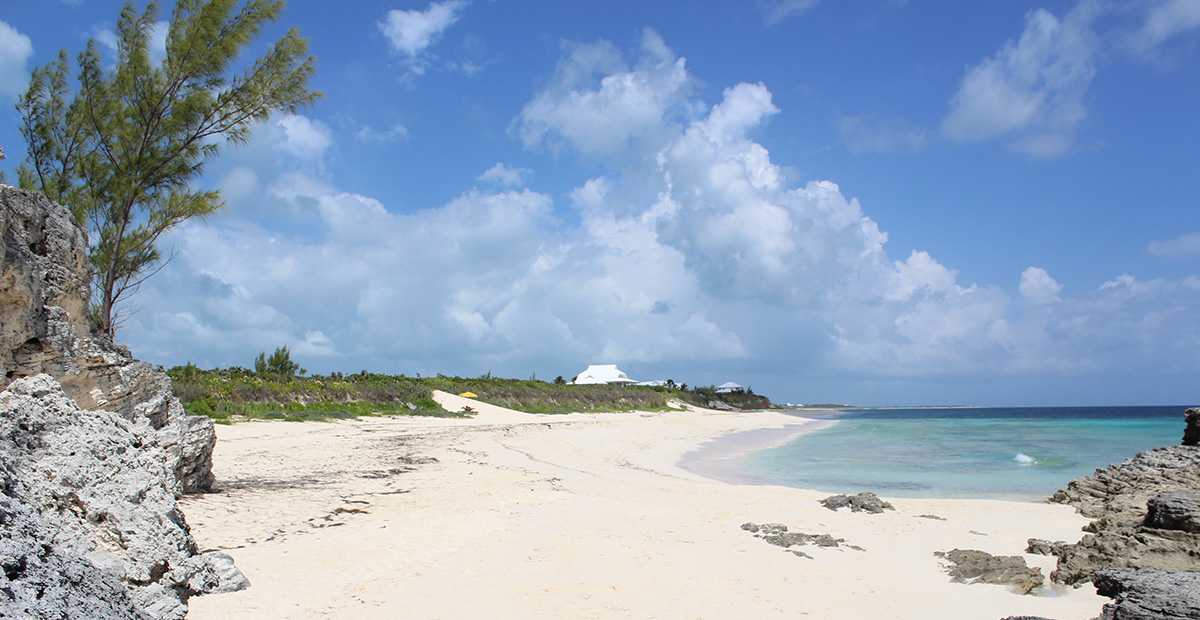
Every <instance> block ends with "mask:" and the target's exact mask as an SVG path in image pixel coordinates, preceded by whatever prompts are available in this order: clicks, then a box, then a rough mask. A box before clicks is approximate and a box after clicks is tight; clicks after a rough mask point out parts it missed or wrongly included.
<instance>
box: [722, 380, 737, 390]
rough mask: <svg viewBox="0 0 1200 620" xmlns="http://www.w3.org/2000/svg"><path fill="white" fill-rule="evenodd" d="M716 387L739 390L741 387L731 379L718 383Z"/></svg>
mask: <svg viewBox="0 0 1200 620" xmlns="http://www.w3.org/2000/svg"><path fill="white" fill-rule="evenodd" d="M717 389H718V390H740V389H742V386H740V385H738V384H736V383H734V382H732V381H729V382H727V383H722V384H721V385H718V386H717Z"/></svg>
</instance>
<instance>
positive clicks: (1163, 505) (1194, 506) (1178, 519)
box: [1142, 491, 1200, 533]
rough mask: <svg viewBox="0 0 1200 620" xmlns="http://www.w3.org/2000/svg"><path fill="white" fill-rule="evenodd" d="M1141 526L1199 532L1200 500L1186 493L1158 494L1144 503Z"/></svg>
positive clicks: (1170, 492) (1169, 492)
mask: <svg viewBox="0 0 1200 620" xmlns="http://www.w3.org/2000/svg"><path fill="white" fill-rule="evenodd" d="M1142 525H1143V526H1145V527H1147V528H1154V529H1160V530H1179V531H1183V532H1192V533H1196V532H1200V499H1198V498H1197V497H1196V496H1195V495H1192V494H1191V493H1190V492H1188V491H1168V492H1166V493H1159V494H1158V495H1155V496H1154V497H1152V498H1150V501H1148V502H1146V519H1145V520H1144V521H1143V522H1142Z"/></svg>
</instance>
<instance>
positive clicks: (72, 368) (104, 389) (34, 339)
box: [0, 185, 216, 493]
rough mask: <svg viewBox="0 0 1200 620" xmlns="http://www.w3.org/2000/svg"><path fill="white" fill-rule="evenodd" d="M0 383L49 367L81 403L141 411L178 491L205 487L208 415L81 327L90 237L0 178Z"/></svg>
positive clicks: (129, 414) (62, 213) (126, 413)
mask: <svg viewBox="0 0 1200 620" xmlns="http://www.w3.org/2000/svg"><path fill="white" fill-rule="evenodd" d="M0 240H2V241H3V245H4V252H3V254H2V255H0V387H3V386H6V385H8V384H9V382H11V381H13V380H14V379H18V378H20V377H30V376H33V375H37V374H39V373H46V374H48V375H50V376H52V377H54V379H55V380H57V381H58V382H59V383H60V384H61V385H62V388H63V391H64V392H65V393H66V394H67V395H68V396H69V397H71V398H73V399H75V401H76V402H77V403H79V406H80V407H82V408H83V409H87V410H97V409H104V410H106V411H112V412H115V413H119V414H121V415H122V416H123V417H125V419H127V420H130V421H134V420H137V419H139V418H143V417H144V418H146V419H147V420H148V421H149V423H150V425H151V426H152V427H153V428H154V429H155V430H156V431H159V434H160V435H161V436H160V437H159V438H158V439H157V440H156V441H157V442H158V443H160V444H161V445H162V447H163V449H164V452H163V454H164V456H165V458H167V459H168V461H169V462H170V466H171V468H172V469H173V470H175V472H176V478H177V480H178V484H177V485H176V487H175V491H176V493H190V492H198V491H206V490H208V489H209V488H210V487H211V485H212V482H213V479H212V473H211V472H212V449H213V445H214V444H215V441H216V434H215V433H214V432H213V428H212V422H211V421H210V420H208V419H207V418H195V419H189V418H188V416H187V414H186V412H185V411H184V409H183V406H182V405H181V404H180V403H179V399H177V398H175V397H174V395H173V393H172V392H171V380H170V379H169V378H167V376H166V375H164V374H163V373H160V372H156V371H154V369H153V368H151V367H150V366H149V365H148V364H145V363H143V362H137V361H134V359H133V357H132V356H131V355H130V354H129V350H128V349H126V348H125V347H122V346H118V345H114V344H113V343H111V342H109V341H107V340H104V339H100V338H93V337H92V336H91V335H90V333H89V331H88V328H87V320H86V317H87V304H88V281H89V280H88V271H87V263H86V258H87V239H86V237H85V235H84V233H83V230H82V229H81V228H80V227H79V226H77V225H76V224H75V222H74V220H73V219H72V218H71V214H70V212H69V211H68V210H67V209H66V208H65V207H62V206H61V205H58V204H55V203H54V202H51V201H50V200H49V199H48V198H46V197H45V196H43V195H42V194H39V193H37V192H32V191H27V190H21V189H17V188H14V187H10V186H7V185H0Z"/></svg>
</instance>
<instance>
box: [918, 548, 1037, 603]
mask: <svg viewBox="0 0 1200 620" xmlns="http://www.w3.org/2000/svg"><path fill="white" fill-rule="evenodd" d="M934 555H936V556H938V557H940V558H945V559H946V560H947V561H948V562H950V563H951V565H952V566H951V567H950V569H949V572H950V576H951V577H952V578H953V579H954V581H957V582H960V583H992V584H998V585H1006V586H1010V587H1012V589H1013V591H1015V592H1017V593H1019V594H1028V593H1029V591H1030V590H1032V589H1034V588H1036V587H1038V586H1040V585H1042V584H1043V583H1045V581H1046V578H1045V577H1044V576H1043V575H1042V571H1041V570H1039V569H1037V568H1030V567H1029V565H1027V564H1026V563H1025V558H1022V557H1020V556H1015V555H1002V556H996V555H992V554H990V553H986V552H984V551H978V550H976V549H953V550H951V551H947V552H945V553H942V552H938V553H935V554H934Z"/></svg>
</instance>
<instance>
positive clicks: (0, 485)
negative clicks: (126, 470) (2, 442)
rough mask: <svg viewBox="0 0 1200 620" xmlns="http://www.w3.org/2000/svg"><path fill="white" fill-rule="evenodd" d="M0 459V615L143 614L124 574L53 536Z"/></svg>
mask: <svg viewBox="0 0 1200 620" xmlns="http://www.w3.org/2000/svg"><path fill="white" fill-rule="evenodd" d="M20 495H21V492H20V489H19V488H18V484H17V482H16V480H15V476H14V474H13V472H12V470H11V469H10V467H9V464H8V463H7V462H5V461H0V568H2V569H3V570H2V571H0V592H2V593H3V594H4V595H5V596H0V618H89V619H95V620H125V619H129V618H136V619H138V620H141V619H143V618H145V616H144V615H143V614H141V613H140V612H139V611H138V610H137V608H136V606H135V605H134V603H133V599H132V598H131V597H130V595H129V591H128V590H126V589H125V585H124V584H123V583H121V577H120V575H119V574H117V572H116V571H114V570H112V569H104V568H100V567H97V566H96V565H94V564H93V563H91V562H89V561H88V560H87V559H85V558H84V557H83V556H81V555H79V554H78V553H75V552H72V551H70V550H68V549H66V548H64V547H61V546H57V545H52V544H47V541H49V540H51V535H50V533H48V532H47V531H46V530H45V528H44V526H43V523H42V520H41V518H40V517H39V516H38V515H37V514H36V512H35V510H34V509H33V508H32V507H30V506H29V505H28V504H26V503H25V502H24V501H22V498H21V496H20Z"/></svg>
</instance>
